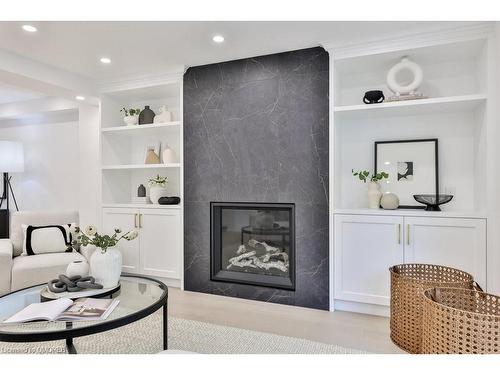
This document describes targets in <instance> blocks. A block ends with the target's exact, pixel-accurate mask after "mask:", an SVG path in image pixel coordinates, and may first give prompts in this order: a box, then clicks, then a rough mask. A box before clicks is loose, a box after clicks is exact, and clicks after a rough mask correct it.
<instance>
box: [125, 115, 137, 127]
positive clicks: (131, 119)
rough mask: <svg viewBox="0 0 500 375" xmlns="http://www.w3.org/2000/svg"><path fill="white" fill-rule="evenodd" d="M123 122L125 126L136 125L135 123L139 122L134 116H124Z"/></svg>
mask: <svg viewBox="0 0 500 375" xmlns="http://www.w3.org/2000/svg"><path fill="white" fill-rule="evenodd" d="M123 121H124V122H125V124H127V125H137V121H139V116H137V115H134V116H125V117H124V118H123Z"/></svg>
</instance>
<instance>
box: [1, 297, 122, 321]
mask: <svg viewBox="0 0 500 375" xmlns="http://www.w3.org/2000/svg"><path fill="white" fill-rule="evenodd" d="M119 302H120V301H118V300H116V299H98V298H79V299H77V300H76V301H72V300H71V299H69V298H59V299H56V300H54V301H49V302H42V303H32V304H31V305H29V306H26V307H25V308H24V309H22V310H21V311H19V312H18V313H16V314H14V315H13V316H11V317H10V318H8V319H6V320H5V321H4V322H3V323H23V322H32V321H36V320H49V321H56V320H57V321H79V320H104V319H106V318H107V317H108V316H109V314H111V312H112V311H113V310H114V309H115V307H116V306H117V305H118V303H119Z"/></svg>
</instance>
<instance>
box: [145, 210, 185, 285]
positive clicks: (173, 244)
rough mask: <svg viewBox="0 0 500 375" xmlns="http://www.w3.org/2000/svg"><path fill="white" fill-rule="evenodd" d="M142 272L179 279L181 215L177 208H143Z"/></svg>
mask: <svg viewBox="0 0 500 375" xmlns="http://www.w3.org/2000/svg"><path fill="white" fill-rule="evenodd" d="M140 214H141V217H140V227H141V228H140V237H141V272H142V273H144V274H146V275H151V276H158V277H168V278H174V279H180V276H181V260H182V249H181V241H182V233H181V215H180V212H179V211H178V210H174V209H165V210H162V209H149V210H141V213H140Z"/></svg>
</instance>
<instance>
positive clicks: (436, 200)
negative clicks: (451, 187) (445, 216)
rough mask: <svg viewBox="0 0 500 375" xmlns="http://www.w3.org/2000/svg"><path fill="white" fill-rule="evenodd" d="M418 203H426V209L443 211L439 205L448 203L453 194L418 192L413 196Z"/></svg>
mask: <svg viewBox="0 0 500 375" xmlns="http://www.w3.org/2000/svg"><path fill="white" fill-rule="evenodd" d="M413 198H415V200H416V201H417V202H418V203H422V204H425V205H426V207H425V210H426V211H441V209H440V208H439V206H440V205H441V204H445V203H448V202H449V201H451V200H452V199H453V195H448V194H416V195H414V196H413Z"/></svg>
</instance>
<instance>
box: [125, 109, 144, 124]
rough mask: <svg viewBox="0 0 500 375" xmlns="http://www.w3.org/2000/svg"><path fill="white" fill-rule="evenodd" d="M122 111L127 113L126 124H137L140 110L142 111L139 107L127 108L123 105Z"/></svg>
mask: <svg viewBox="0 0 500 375" xmlns="http://www.w3.org/2000/svg"><path fill="white" fill-rule="evenodd" d="M120 112H123V113H124V114H125V117H124V118H123V121H124V122H125V124H127V125H137V121H138V120H139V112H141V110H140V109H139V108H130V109H127V108H125V107H123V108H122V109H120Z"/></svg>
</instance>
